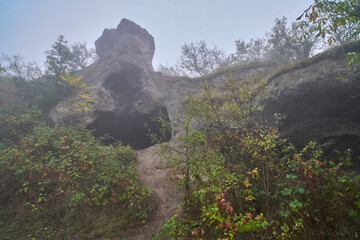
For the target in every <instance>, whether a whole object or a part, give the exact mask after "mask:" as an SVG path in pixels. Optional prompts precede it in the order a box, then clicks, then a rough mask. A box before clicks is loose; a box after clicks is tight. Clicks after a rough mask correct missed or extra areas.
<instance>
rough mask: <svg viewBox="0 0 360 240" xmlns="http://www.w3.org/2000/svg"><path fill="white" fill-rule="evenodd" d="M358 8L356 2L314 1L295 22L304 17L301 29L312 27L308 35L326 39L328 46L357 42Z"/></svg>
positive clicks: (359, 23)
mask: <svg viewBox="0 0 360 240" xmlns="http://www.w3.org/2000/svg"><path fill="white" fill-rule="evenodd" d="M359 7H360V5H359V1H358V0H336V1H328V0H320V1H315V2H314V3H313V4H312V5H310V6H309V8H308V9H306V10H305V11H304V13H303V14H302V15H301V16H300V17H299V18H298V19H297V20H300V19H301V18H302V17H304V18H305V20H303V21H302V27H304V26H305V27H306V26H308V25H314V26H315V27H314V28H313V29H312V30H311V32H310V33H312V32H315V33H316V37H322V38H327V41H328V43H329V45H332V44H334V43H335V42H336V41H340V42H345V41H349V40H357V39H359V36H360V35H359V34H360V13H359ZM305 34H309V33H308V32H305Z"/></svg>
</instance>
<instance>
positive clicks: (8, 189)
mask: <svg viewBox="0 0 360 240" xmlns="http://www.w3.org/2000/svg"><path fill="white" fill-rule="evenodd" d="M135 160H136V154H135V152H133V151H132V150H131V149H130V147H124V146H122V145H120V144H117V145H110V146H103V145H101V144H100V142H99V141H98V140H96V139H95V138H94V137H93V136H92V134H91V132H89V131H87V130H75V129H70V128H65V127H60V128H55V129H52V128H49V127H36V128H34V130H33V131H32V134H31V135H28V136H24V137H22V138H21V139H20V141H19V143H18V144H17V145H15V146H13V147H10V148H7V149H5V150H3V151H2V153H1V157H0V178H1V182H2V185H1V193H2V194H1V195H0V198H1V201H0V202H1V203H2V208H3V209H6V208H7V209H9V211H8V212H6V213H3V214H2V216H1V218H2V219H1V221H4V222H7V221H9V220H8V219H12V220H13V221H15V222H16V221H17V223H16V227H17V228H19V227H20V226H21V227H20V228H21V230H22V231H23V232H24V234H25V233H26V235H23V236H16V237H17V238H25V236H27V235H31V236H33V237H36V238H44V236H45V235H44V234H48V231H47V232H46V231H45V230H44V229H54V232H53V235H52V237H56V236H57V237H59V236H62V237H63V236H66V235H68V236H71V237H74V236H76V238H79V237H80V238H84V236H88V235H89V234H90V235H91V234H95V233H96V234H99V236H102V237H104V236H106V237H114V236H119V234H121V232H122V231H124V230H125V229H129V227H138V226H139V224H140V225H141V224H142V223H143V221H144V220H145V219H146V218H147V216H148V213H149V211H150V202H149V196H150V190H149V189H148V188H147V187H143V186H141V185H140V183H139V179H138V177H139V175H138V173H137V171H136V167H135ZM10 209H11V211H10ZM9 216H10V218H9ZM4 218H8V219H4ZM16 219H17V220H16ZM119 219H120V220H121V221H119ZM11 222H12V221H11V220H10V221H9V223H10V226H7V225H5V226H4V225H2V226H1V228H2V230H1V231H3V232H4V231H5V228H6V227H9V229H7V230H6V232H7V233H5V236H11V234H12V231H15V230H16V229H13V228H14V225H13V224H11ZM11 226H12V228H11ZM16 232H17V233H19V230H16ZM0 236H1V234H0ZM91 236H93V237H95V235H91ZM12 237H15V236H12ZM95 238H96V237H95Z"/></svg>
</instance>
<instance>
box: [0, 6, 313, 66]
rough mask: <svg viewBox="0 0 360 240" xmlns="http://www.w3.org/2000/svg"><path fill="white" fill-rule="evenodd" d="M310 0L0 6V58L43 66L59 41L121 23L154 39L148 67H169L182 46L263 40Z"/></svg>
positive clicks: (95, 34)
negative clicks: (134, 26)
mask: <svg viewBox="0 0 360 240" xmlns="http://www.w3.org/2000/svg"><path fill="white" fill-rule="evenodd" d="M312 2H313V0H0V52H3V53H5V54H8V55H13V54H20V55H22V56H23V57H24V58H25V60H27V61H30V60H36V61H38V62H40V63H42V62H44V61H45V54H44V52H45V51H46V50H49V49H50V48H51V45H52V44H53V43H54V42H55V41H56V39H57V37H58V36H59V35H64V36H65V39H66V40H68V42H69V43H70V44H72V43H74V42H84V41H86V42H87V43H88V47H94V42H95V40H96V39H97V38H99V37H100V35H101V34H102V32H103V30H104V28H116V26H117V25H118V23H119V22H120V20H121V19H122V18H127V19H129V20H131V21H134V22H135V23H137V24H139V25H140V26H142V27H143V28H145V29H147V30H148V31H149V33H150V34H152V35H153V36H154V38H155V46H156V50H155V57H154V61H153V65H154V67H156V66H157V65H159V64H164V65H173V64H175V63H176V60H177V59H178V57H179V55H180V47H181V46H182V45H183V44H184V43H185V42H186V43H190V42H198V41H200V40H206V41H207V43H208V44H209V45H210V46H212V45H216V46H217V47H218V48H220V49H223V50H225V51H226V53H231V52H234V51H235V44H234V41H235V40H238V39H243V40H246V41H248V40H249V39H251V38H258V37H262V36H264V34H265V32H266V31H270V29H271V27H272V25H273V22H274V19H275V18H276V17H278V18H281V17H282V16H286V17H287V18H288V19H289V22H292V21H295V19H296V18H297V17H298V16H299V15H300V14H301V13H302V12H303V10H305V9H306V8H307V7H308V6H309V5H310V4H311V3H312Z"/></svg>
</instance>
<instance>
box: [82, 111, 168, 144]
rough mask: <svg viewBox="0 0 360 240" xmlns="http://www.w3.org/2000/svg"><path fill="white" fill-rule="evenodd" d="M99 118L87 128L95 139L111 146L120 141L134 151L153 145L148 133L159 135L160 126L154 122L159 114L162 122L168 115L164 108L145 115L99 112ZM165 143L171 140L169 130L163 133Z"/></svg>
mask: <svg viewBox="0 0 360 240" xmlns="http://www.w3.org/2000/svg"><path fill="white" fill-rule="evenodd" d="M98 114H99V117H98V118H97V119H96V120H95V121H94V122H93V123H91V124H89V125H88V126H87V128H88V129H91V130H93V133H94V135H95V136H96V137H98V138H100V137H104V136H109V137H110V138H109V137H105V138H103V139H104V143H105V144H111V143H114V142H116V141H120V142H121V143H122V144H124V145H130V146H131V147H132V148H133V149H135V150H141V149H145V148H148V147H151V146H153V145H154V143H153V142H152V141H151V138H150V136H149V132H152V133H155V134H160V133H161V130H162V126H161V124H160V123H159V122H158V121H156V120H155V118H156V117H158V116H159V114H161V115H162V116H163V118H164V120H166V121H169V115H168V112H167V110H166V108H164V107H156V108H155V109H154V110H153V111H151V112H150V113H146V114H140V113H122V114H120V113H114V112H101V113H98ZM164 140H165V141H170V140H171V129H170V130H168V131H166V132H165V139H164Z"/></svg>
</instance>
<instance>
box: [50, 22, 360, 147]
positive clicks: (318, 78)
mask: <svg viewBox="0 0 360 240" xmlns="http://www.w3.org/2000/svg"><path fill="white" fill-rule="evenodd" d="M95 45H96V53H97V54H98V56H99V61H98V62H96V63H94V64H93V65H91V66H89V67H88V68H86V69H84V70H83V71H81V72H79V75H82V76H83V79H84V81H85V82H86V83H87V84H88V85H89V86H90V87H92V88H93V91H94V96H95V97H96V98H97V101H98V103H97V104H96V106H94V110H93V111H92V112H88V113H79V112H74V111H68V109H70V108H71V104H72V103H74V101H76V100H77V99H78V97H77V96H73V97H71V98H68V99H65V100H63V101H61V102H60V103H59V104H58V105H57V106H56V107H55V109H53V111H52V112H51V118H52V120H53V121H54V123H55V124H57V125H59V124H66V123H69V122H70V121H71V123H72V124H78V125H84V126H87V127H88V128H91V129H95V134H96V135H98V136H101V135H104V134H106V133H109V134H110V135H111V136H113V137H114V138H116V139H117V140H121V141H123V142H124V143H129V144H131V145H132V146H133V147H135V148H137V149H142V148H146V147H148V146H150V145H151V142H150V139H149V138H148V137H147V133H148V130H147V129H146V128H145V127H144V123H145V122H147V123H148V125H149V127H150V128H151V129H152V130H153V131H155V132H156V131H158V130H159V127H160V126H158V125H157V124H156V123H154V122H152V121H151V119H152V118H153V117H156V116H157V115H158V113H159V112H160V111H161V112H163V113H164V115H165V117H167V118H169V119H170V121H171V123H172V127H173V133H174V132H175V131H176V130H177V129H179V128H180V126H179V122H180V119H181V117H182V115H183V114H182V113H183V105H182V102H183V100H184V98H185V97H186V96H187V95H188V94H190V93H196V92H198V91H200V90H201V89H202V86H203V84H204V83H209V84H211V85H212V86H214V87H217V86H220V85H221V82H222V81H221V79H222V78H223V77H227V76H229V75H232V78H233V79H242V78H245V77H252V76H254V75H256V74H259V73H262V74H263V75H264V76H265V77H266V78H267V79H268V84H269V85H268V88H267V95H268V98H267V99H266V100H265V101H264V102H263V104H264V106H265V108H264V111H263V112H262V113H261V115H260V116H259V120H261V121H265V122H268V123H269V124H273V123H274V119H275V118H274V113H279V114H280V115H281V116H282V118H283V125H282V126H281V127H280V133H281V134H282V135H284V136H287V137H289V138H291V139H293V141H295V142H297V143H299V144H304V143H305V142H307V141H308V140H310V139H317V140H325V139H328V138H331V137H337V138H338V139H340V140H341V142H342V143H343V144H344V145H346V144H348V145H349V146H350V145H351V146H350V147H354V146H355V147H356V148H358V147H357V145H358V143H359V141H360V108H359V106H360V91H359V90H360V81H359V76H360V67H359V66H352V67H346V64H345V61H346V59H345V57H344V54H346V53H347V52H351V51H359V50H360V42H357V43H351V44H348V45H344V46H341V47H338V48H335V49H332V50H330V51H328V52H325V53H323V54H320V55H317V56H315V57H313V58H312V59H308V60H305V61H303V62H300V63H297V64H294V65H290V66H286V68H284V69H282V70H280V71H279V70H275V69H274V68H273V67H272V66H268V65H257V66H252V67H242V68H240V67H239V68H232V69H228V70H226V71H224V72H222V73H221V72H220V73H217V74H214V75H212V76H208V77H203V78H197V79H191V78H184V77H170V76H164V75H162V74H160V73H155V72H153V68H152V58H153V55H154V51H155V44H154V39H153V37H152V36H151V35H150V34H149V33H148V32H147V31H146V30H145V29H143V28H141V27H140V26H138V25H136V24H135V23H133V22H131V21H129V20H126V19H124V20H122V21H121V22H120V24H119V25H118V26H117V28H116V29H110V30H108V29H105V30H104V32H103V34H102V36H101V37H100V38H99V39H98V40H97V41H96V43H95ZM168 137H169V138H170V133H168ZM352 143H354V144H352ZM359 152H360V149H359Z"/></svg>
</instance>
